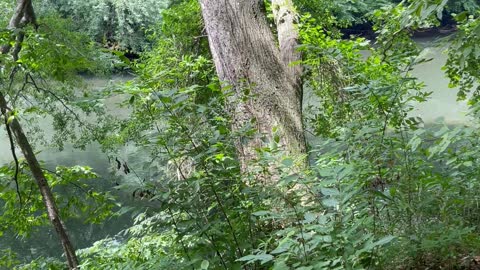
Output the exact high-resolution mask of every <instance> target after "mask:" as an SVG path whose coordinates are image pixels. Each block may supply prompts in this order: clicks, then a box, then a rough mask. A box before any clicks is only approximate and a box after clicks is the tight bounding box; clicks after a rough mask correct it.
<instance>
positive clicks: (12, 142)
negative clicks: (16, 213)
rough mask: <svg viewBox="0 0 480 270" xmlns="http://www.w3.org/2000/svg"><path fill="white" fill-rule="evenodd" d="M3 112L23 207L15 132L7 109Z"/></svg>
mask: <svg viewBox="0 0 480 270" xmlns="http://www.w3.org/2000/svg"><path fill="white" fill-rule="evenodd" d="M2 114H3V116H4V118H5V127H6V129H7V134H8V140H9V142H10V150H11V151H12V156H13V161H14V162H15V174H14V176H13V181H15V187H16V190H17V195H18V201H19V202H20V208H21V207H22V205H23V203H22V194H21V193H20V186H19V185H18V172H19V171H20V164H19V162H18V157H17V153H15V142H14V141H13V134H12V130H11V129H10V126H9V123H8V114H7V112H6V111H3V110H2Z"/></svg>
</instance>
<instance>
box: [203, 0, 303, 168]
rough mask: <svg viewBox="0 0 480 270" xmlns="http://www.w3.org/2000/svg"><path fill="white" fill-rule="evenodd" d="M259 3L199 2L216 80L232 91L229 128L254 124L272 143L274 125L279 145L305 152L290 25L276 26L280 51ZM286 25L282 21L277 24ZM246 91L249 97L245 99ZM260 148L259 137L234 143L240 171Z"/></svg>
mask: <svg viewBox="0 0 480 270" xmlns="http://www.w3.org/2000/svg"><path fill="white" fill-rule="evenodd" d="M261 2H262V1H259V0H242V1H238V0H201V1H200V4H201V7H202V14H203V19H204V21H205V26H206V30H207V34H208V39H209V45H210V50H211V52H212V55H213V60H214V62H215V66H216V70H217V74H218V76H219V78H220V80H221V81H222V82H225V83H227V84H228V85H229V86H231V87H233V89H234V95H233V96H232V97H231V98H230V99H229V101H228V104H227V106H228V108H229V111H230V113H231V116H232V119H233V126H232V129H233V130H234V131H237V130H239V129H241V128H242V127H244V126H245V125H248V124H249V123H254V125H255V128H256V130H257V131H258V132H259V134H261V135H262V136H264V137H265V138H267V139H268V140H269V141H272V140H273V139H274V131H273V130H274V128H278V130H279V132H280V134H279V135H280V143H279V146H280V149H281V150H284V151H285V152H286V153H287V154H289V155H293V156H302V155H304V154H305V153H306V143H305V136H304V133H303V123H302V115H301V111H302V105H301V100H302V91H301V83H300V73H301V69H299V68H298V67H292V66H289V63H290V62H291V61H292V60H297V59H299V58H297V57H298V56H297V55H296V54H295V53H292V52H294V51H295V50H294V47H295V46H296V39H295V38H294V37H295V35H293V36H292V35H291V34H289V33H288V31H289V30H288V29H289V28H281V29H280V28H279V30H281V34H280V35H279V38H280V39H279V41H280V49H281V50H280V49H279V48H278V46H277V45H276V42H275V38H274V36H273V34H272V32H271V30H270V28H269V27H268V23H267V21H266V16H265V14H264V11H263V10H262V4H261ZM279 22H280V21H279ZM282 22H283V21H282ZM291 22H293V20H292V21H291ZM286 24H287V21H286V20H285V23H282V24H280V25H281V26H284V25H286ZM290 29H293V28H290ZM279 33H280V32H279ZM245 90H249V92H250V94H251V95H252V96H253V97H252V98H250V99H248V100H247V101H245V102H244V101H242V97H243V96H244V93H245ZM262 146H263V143H262V139H261V136H257V137H256V138H254V139H252V140H239V141H238V142H237V149H238V153H239V158H240V161H241V166H242V170H243V171H244V172H245V171H248V165H249V163H250V162H251V161H252V160H254V159H255V158H256V156H257V155H256V149H257V148H259V147H262Z"/></svg>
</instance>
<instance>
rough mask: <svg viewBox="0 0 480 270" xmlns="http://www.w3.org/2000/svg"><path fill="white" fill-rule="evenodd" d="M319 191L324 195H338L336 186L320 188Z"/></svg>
mask: <svg viewBox="0 0 480 270" xmlns="http://www.w3.org/2000/svg"><path fill="white" fill-rule="evenodd" d="M320 192H322V194H323V195H325V196H338V195H340V191H338V189H336V188H321V189H320Z"/></svg>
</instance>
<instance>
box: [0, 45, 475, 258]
mask: <svg viewBox="0 0 480 270" xmlns="http://www.w3.org/2000/svg"><path fill="white" fill-rule="evenodd" d="M434 41H435V40H434V39H432V38H422V39H417V42H418V43H419V44H421V45H422V46H424V47H426V48H427V50H428V56H429V57H431V58H433V60H432V61H430V62H427V63H423V64H420V65H418V66H417V67H415V69H414V70H413V74H414V75H415V76H417V77H418V78H419V79H420V80H422V81H423V82H424V83H425V84H426V90H427V91H432V92H433V94H432V96H431V99H430V100H429V101H427V102H425V103H422V104H415V106H414V107H415V110H414V111H413V112H412V113H411V114H412V116H419V117H421V118H422V119H423V120H424V122H425V123H431V122H434V121H436V120H438V119H443V121H445V122H446V123H448V124H462V123H468V121H469V118H468V117H467V116H466V113H467V105H466V102H457V101H456V89H450V88H448V87H447V86H448V79H447V78H446V77H445V75H444V73H443V72H442V71H441V67H442V66H443V65H444V63H445V61H446V56H445V55H444V54H443V53H442V50H443V49H441V48H433V47H430V46H431V45H432V42H434ZM127 79H129V78H125V77H114V78H87V79H86V80H87V82H88V83H89V84H90V85H91V86H92V87H93V88H101V87H104V86H105V85H107V84H111V83H121V82H123V81H125V80H127ZM120 101H121V98H114V99H110V100H107V102H106V103H107V104H106V106H107V107H108V108H110V110H115V113H116V114H117V115H123V116H126V115H127V114H128V111H126V110H125V109H121V110H116V109H115V107H116V104H117V103H118V102H120ZM43 123H44V124H43V128H44V129H45V130H46V131H47V133H48V132H49V130H51V128H50V126H49V125H50V123H51V122H49V121H44V122H43ZM47 135H48V134H47ZM41 150H42V152H41V153H40V155H39V158H40V159H41V160H43V161H44V162H45V166H47V167H49V168H54V167H55V166H57V165H64V166H73V165H83V166H90V167H92V168H93V169H94V171H95V172H96V173H98V174H99V175H100V176H101V179H97V180H95V181H99V183H100V185H101V186H103V187H106V188H108V187H112V188H113V187H114V185H113V184H114V182H115V181H116V180H115V179H116V178H118V177H120V176H119V175H115V174H112V171H114V170H112V167H113V165H114V164H111V163H110V162H109V160H108V158H107V156H106V155H105V154H103V153H102V152H101V151H100V150H99V148H98V146H97V145H90V146H89V147H87V149H86V150H85V151H81V150H78V149H73V148H72V147H68V146H67V147H66V148H65V149H64V150H63V151H57V150H55V149H41ZM131 150H133V149H132V148H131V147H125V149H122V150H121V152H122V153H123V154H122V153H121V155H123V156H122V158H123V159H128V156H129V152H132V151H131ZM11 161H12V158H11V154H10V145H9V143H8V139H7V138H6V136H5V132H4V131H3V129H2V130H1V131H0V165H2V164H5V163H7V162H11ZM112 190H113V189H112ZM114 192H117V193H116V195H119V196H121V197H123V198H124V200H128V196H125V194H123V196H122V194H121V191H114ZM66 225H67V227H68V230H69V232H70V233H71V235H72V240H73V242H74V243H75V245H76V247H77V248H85V247H88V246H90V245H91V244H92V243H93V242H95V241H97V240H100V239H102V238H105V237H107V236H114V235H115V234H117V233H118V232H119V231H121V230H123V229H125V228H127V227H129V226H130V225H131V217H130V216H124V217H119V218H112V219H110V220H107V221H106V222H104V224H102V225H86V224H84V223H82V221H81V220H70V221H68V222H67V223H66ZM8 247H10V248H12V249H13V250H14V251H16V252H18V253H19V254H20V256H22V258H21V259H23V260H30V259H32V258H36V257H38V256H40V255H48V256H55V257H58V256H59V254H61V247H60V245H59V243H58V239H57V237H56V235H55V234H54V233H53V231H52V230H51V229H50V228H49V227H48V228H45V229H44V228H42V229H41V231H39V232H37V233H34V234H33V236H32V238H31V239H23V240H22V239H18V238H15V236H13V235H6V236H4V237H3V238H2V239H1V241H0V249H2V248H8Z"/></svg>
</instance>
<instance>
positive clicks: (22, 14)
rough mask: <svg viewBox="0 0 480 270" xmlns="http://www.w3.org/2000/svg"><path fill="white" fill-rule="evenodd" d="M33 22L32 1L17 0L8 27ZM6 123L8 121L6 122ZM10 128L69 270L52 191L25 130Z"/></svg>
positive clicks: (1, 103) (2, 103)
mask: <svg viewBox="0 0 480 270" xmlns="http://www.w3.org/2000/svg"><path fill="white" fill-rule="evenodd" d="M28 23H32V24H34V25H36V21H35V13H34V11H33V7H32V2H31V1H30V0H19V1H18V2H17V8H16V10H15V12H14V15H13V16H12V18H11V20H10V23H9V26H8V28H9V29H10V30H15V29H19V28H21V27H22V26H23V25H24V24H28ZM22 40H23V33H22V32H20V33H18V36H17V37H16V41H17V42H16V44H15V48H14V50H13V52H12V56H13V59H14V60H15V61H16V60H17V59H18V53H19V52H20V49H21V42H22ZM11 47H12V46H11V45H10V44H8V45H5V46H2V47H1V49H0V53H1V54H7V53H9V52H10V50H11ZM0 110H1V112H2V114H3V116H4V117H6V118H7V117H8V113H9V112H10V111H11V110H10V108H9V106H8V102H7V99H6V98H5V95H4V93H2V92H0ZM7 124H8V123H7ZM9 125H10V129H11V130H12V132H13V134H14V136H15V139H16V142H17V144H18V146H19V147H20V149H21V151H22V153H23V155H24V157H25V160H26V161H27V163H28V166H29V168H30V171H31V172H32V175H33V177H34V179H35V180H36V182H37V185H38V188H39V190H40V193H41V195H42V199H43V202H44V204H45V207H46V210H47V214H48V218H49V220H50V222H51V223H52V225H53V227H54V228H55V231H56V232H57V234H58V236H59V237H60V240H61V243H62V247H63V250H64V252H65V257H66V258H67V263H68V267H69V268H70V269H77V267H78V259H77V256H76V254H75V249H74V248H73V245H72V243H71V241H70V239H69V237H68V234H67V230H66V229H65V226H64V224H63V222H62V220H61V218H60V215H59V212H58V208H57V205H56V203H55V198H54V196H53V194H52V191H51V189H50V186H49V185H48V182H47V179H46V178H45V175H44V173H43V171H42V168H41V166H40V163H39V162H38V160H37V157H36V156H35V153H34V152H33V149H32V146H31V145H30V143H29V141H28V139H27V137H26V135H25V133H24V132H23V130H22V127H21V125H20V123H19V122H18V120H17V119H16V118H14V119H13V120H12V121H11V122H10V123H9Z"/></svg>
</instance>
